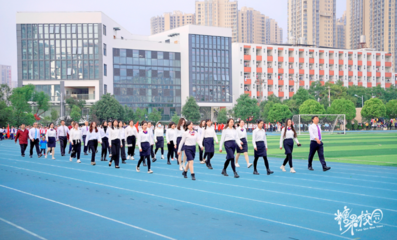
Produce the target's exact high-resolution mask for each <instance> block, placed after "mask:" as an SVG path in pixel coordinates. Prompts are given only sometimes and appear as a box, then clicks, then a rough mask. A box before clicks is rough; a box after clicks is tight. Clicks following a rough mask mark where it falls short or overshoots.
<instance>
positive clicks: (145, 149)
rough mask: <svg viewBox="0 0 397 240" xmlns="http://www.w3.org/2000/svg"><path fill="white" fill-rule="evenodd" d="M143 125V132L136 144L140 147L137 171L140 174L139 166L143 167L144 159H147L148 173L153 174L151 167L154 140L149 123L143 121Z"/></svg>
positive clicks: (140, 133)
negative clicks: (151, 149) (152, 142)
mask: <svg viewBox="0 0 397 240" xmlns="http://www.w3.org/2000/svg"><path fill="white" fill-rule="evenodd" d="M141 125H142V130H140V131H139V133H138V139H137V143H136V145H138V147H139V155H140V159H139V161H138V164H137V166H136V171H137V172H140V168H139V166H140V165H141V163H142V162H144V159H145V158H146V160H147V169H148V173H153V171H152V169H151V168H150V166H151V163H150V145H151V141H152V140H151V136H150V133H149V129H148V123H147V122H146V121H142V123H141Z"/></svg>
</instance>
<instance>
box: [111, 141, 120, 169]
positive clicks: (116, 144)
mask: <svg viewBox="0 0 397 240" xmlns="http://www.w3.org/2000/svg"><path fill="white" fill-rule="evenodd" d="M112 160H114V163H115V164H116V166H118V165H119V162H120V139H115V140H112V158H111V161H112Z"/></svg>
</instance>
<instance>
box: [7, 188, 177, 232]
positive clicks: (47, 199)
mask: <svg viewBox="0 0 397 240" xmlns="http://www.w3.org/2000/svg"><path fill="white" fill-rule="evenodd" d="M0 187H3V188H6V189H10V190H14V191H16V192H20V193H23V194H26V195H29V196H32V197H36V198H40V199H43V200H46V201H49V202H53V203H56V204H59V205H62V206H65V207H68V208H72V209H75V210H78V211H81V212H85V213H88V214H91V215H94V216H97V217H100V218H104V219H107V220H110V221H112V222H116V223H120V224H123V225H125V226H128V227H132V228H135V229H138V230H142V231H144V232H147V233H151V234H154V235H157V236H159V237H163V238H166V239H175V238H171V237H168V236H165V235H162V234H160V233H156V232H153V231H150V230H147V229H144V228H141V227H138V226H135V225H131V224H128V223H125V222H122V221H119V220H116V219H113V218H109V217H106V216H103V215H100V214H98V213H94V212H90V211H87V210H84V209H81V208H78V207H74V206H72V205H69V204H65V203H62V202H58V201H55V200H52V199H49V198H45V197H41V196H38V195H35V194H32V193H28V192H24V191H21V190H18V189H15V188H12V187H8V186H5V185H1V184H0Z"/></svg>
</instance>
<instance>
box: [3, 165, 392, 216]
mask: <svg viewBox="0 0 397 240" xmlns="http://www.w3.org/2000/svg"><path fill="white" fill-rule="evenodd" d="M28 163H32V162H28ZM34 164H39V165H45V166H51V167H57V168H64V169H70V170H75V171H82V172H88V173H94V174H99V175H105V176H111V177H117V178H123V179H129V180H135V181H140V182H147V183H153V184H159V185H165V186H171V187H177V188H185V189H189V190H194V191H202V192H207V193H212V194H216V195H225V194H220V193H214V192H209V191H204V190H198V189H191V188H186V187H181V186H176V185H170V184H164V183H157V182H151V181H147V180H142V179H134V178H128V177H122V176H117V175H111V174H106V173H98V172H92V171H87V170H80V169H75V168H68V167H61V166H55V165H48V164H42V163H34ZM0 165H1V166H7V167H11V168H17V169H23V170H27V171H33V172H38V173H44V174H48V175H53V176H58V177H64V178H69V179H73V180H76V181H83V182H86V181H85V180H80V179H75V178H70V177H65V176H62V175H56V174H52V173H47V172H41V171H36V170H31V169H25V168H19V167H14V166H9V165H5V164H0ZM86 165H88V164H86ZM157 175H159V174H157ZM162 176H169V175H163V174H162ZM171 177H173V178H176V177H175V176H171ZM89 183H91V182H89ZM214 183H216V182H214ZM95 184H96V183H95ZM100 185H101V184H100ZM102 185H103V186H110V185H104V184H102ZM110 187H113V186H110ZM116 188H117V187H116ZM120 189H121V188H120ZM124 190H129V191H134V190H130V189H124ZM263 191H271V190H263ZM271 192H276V193H280V194H286V195H295V196H300V197H305V198H313V199H317V200H323V201H329V202H337V203H343V204H348V205H356V206H362V207H369V208H374V209H376V208H379V207H373V206H368V205H363V204H357V203H350V202H343V201H337V200H331V199H324V198H317V197H311V196H305V195H298V194H292V193H285V192H277V191H271ZM229 196H230V197H235V198H241V197H236V196H231V195H229ZM246 200H248V199H246ZM257 201H259V200H257ZM276 205H277V204H276ZM286 207H290V206H286ZM292 208H296V207H292ZM382 209H383V210H388V211H392V212H397V210H394V209H387V208H382ZM309 211H311V210H309ZM320 213H321V212H320Z"/></svg>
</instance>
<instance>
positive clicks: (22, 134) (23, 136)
mask: <svg viewBox="0 0 397 240" xmlns="http://www.w3.org/2000/svg"><path fill="white" fill-rule="evenodd" d="M18 138H19V144H28V138H29V130H28V129H26V128H25V131H22V130H20V129H18V132H17V135H16V137H15V142H17V140H18Z"/></svg>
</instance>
